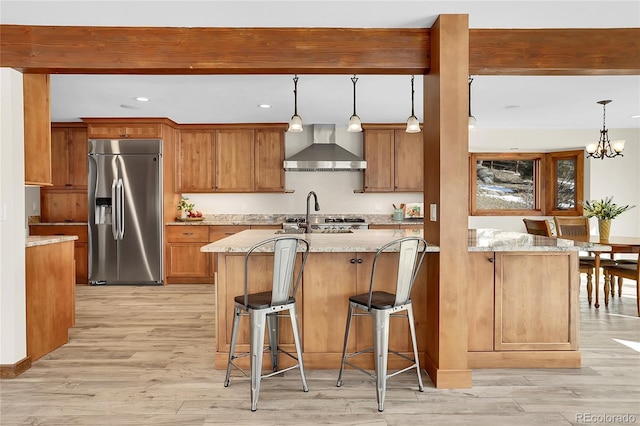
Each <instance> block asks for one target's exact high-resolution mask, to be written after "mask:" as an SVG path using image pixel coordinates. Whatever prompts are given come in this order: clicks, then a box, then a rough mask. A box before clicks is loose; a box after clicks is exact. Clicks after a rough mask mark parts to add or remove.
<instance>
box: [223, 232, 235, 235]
mask: <svg viewBox="0 0 640 426" xmlns="http://www.w3.org/2000/svg"><path fill="white" fill-rule="evenodd" d="M224 235H235V232H225V233H224Z"/></svg>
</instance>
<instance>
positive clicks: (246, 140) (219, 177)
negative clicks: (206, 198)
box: [214, 129, 255, 192]
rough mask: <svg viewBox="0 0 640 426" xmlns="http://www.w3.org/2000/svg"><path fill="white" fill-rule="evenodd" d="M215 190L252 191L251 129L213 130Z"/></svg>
mask: <svg viewBox="0 0 640 426" xmlns="http://www.w3.org/2000/svg"><path fill="white" fill-rule="evenodd" d="M214 173H215V190H216V191H217V192H253V190H254V189H253V182H254V176H255V175H254V131H253V129H219V130H216V131H215V171H214Z"/></svg>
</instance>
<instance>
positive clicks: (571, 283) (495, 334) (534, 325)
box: [467, 251, 580, 368]
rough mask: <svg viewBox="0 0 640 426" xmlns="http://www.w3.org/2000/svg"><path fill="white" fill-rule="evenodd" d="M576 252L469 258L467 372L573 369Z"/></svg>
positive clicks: (577, 358) (576, 320) (576, 312)
mask: <svg viewBox="0 0 640 426" xmlns="http://www.w3.org/2000/svg"><path fill="white" fill-rule="evenodd" d="M578 275H579V274H578V265H577V253H576V252H517V251H514V252H495V253H494V252H471V253H469V268H468V276H469V279H468V282H469V285H468V291H467V312H468V313H467V317H468V351H469V352H468V353H469V367H471V368H487V367H488V368H513V367H523V368H528V367H531V368H536V367H543V368H544V367H547V368H576V367H579V366H580V353H579V352H578V350H577V349H578V323H579V307H578V285H579V282H578V280H579V278H578Z"/></svg>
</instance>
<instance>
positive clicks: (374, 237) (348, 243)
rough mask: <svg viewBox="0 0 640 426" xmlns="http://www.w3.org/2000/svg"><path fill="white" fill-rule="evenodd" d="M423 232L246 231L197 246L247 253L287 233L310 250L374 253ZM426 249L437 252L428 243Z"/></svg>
mask: <svg viewBox="0 0 640 426" xmlns="http://www.w3.org/2000/svg"><path fill="white" fill-rule="evenodd" d="M421 233H422V231H413V230H400V229H396V230H393V229H376V230H371V229H369V230H365V229H363V230H359V229H356V230H354V231H353V232H352V233H344V234H322V233H311V234H276V233H275V232H274V231H273V230H245V231H242V232H238V233H237V234H234V235H231V236H229V237H227V238H223V239H222V240H218V241H216V242H213V243H210V244H207V245H206V246H203V247H201V248H200V251H202V252H216V253H246V252H247V251H248V250H249V248H250V247H252V246H253V245H254V244H256V243H258V242H260V241H263V240H266V239H269V238H273V237H276V236H284V235H290V236H295V237H297V238H304V239H305V240H307V241H309V243H310V244H311V251H312V252H334V253H335V252H339V253H341V252H376V251H378V249H379V248H380V247H381V246H383V245H384V244H386V243H388V242H390V241H392V240H395V239H397V238H401V237H405V236H410V235H420V234H421ZM427 251H428V252H437V251H440V249H439V247H438V246H434V245H432V244H429V245H428V246H427Z"/></svg>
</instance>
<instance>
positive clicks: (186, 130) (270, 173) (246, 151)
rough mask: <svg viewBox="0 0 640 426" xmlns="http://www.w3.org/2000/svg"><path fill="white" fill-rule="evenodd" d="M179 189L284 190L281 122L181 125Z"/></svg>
mask: <svg viewBox="0 0 640 426" xmlns="http://www.w3.org/2000/svg"><path fill="white" fill-rule="evenodd" d="M176 156H177V165H176V166H177V167H176V191H177V192H284V169H283V167H282V162H283V161H284V125H275V126H265V127H262V126H259V125H256V126H253V127H245V126H243V127H238V126H234V127H229V126H223V125H207V126H205V125H194V126H189V125H185V126H181V129H180V136H179V138H178V143H177V144H176Z"/></svg>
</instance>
